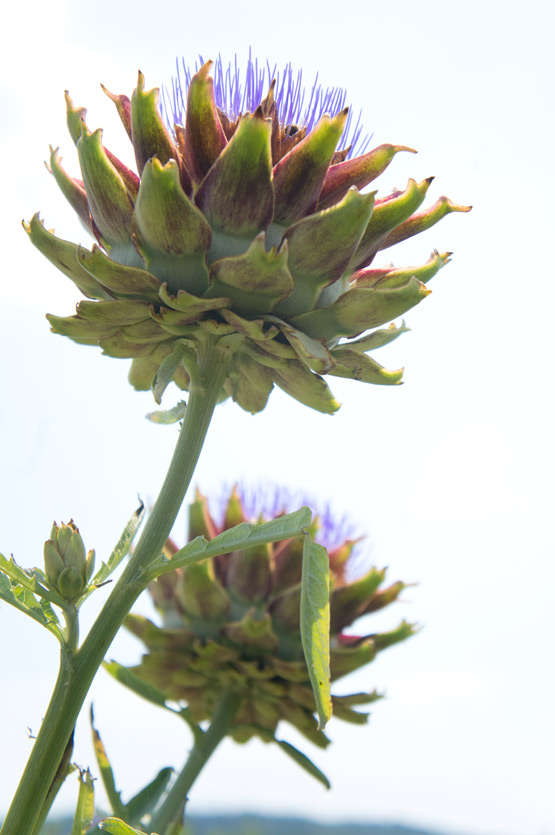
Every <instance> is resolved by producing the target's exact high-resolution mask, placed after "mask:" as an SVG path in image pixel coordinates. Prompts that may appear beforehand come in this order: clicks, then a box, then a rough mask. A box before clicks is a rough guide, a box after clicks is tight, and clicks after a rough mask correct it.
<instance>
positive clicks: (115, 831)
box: [72, 818, 144, 835]
mask: <svg viewBox="0 0 555 835" xmlns="http://www.w3.org/2000/svg"><path fill="white" fill-rule="evenodd" d="M98 828H99V829H102V830H103V832H110V833H111V835H144V833H143V831H142V830H141V829H133V827H132V826H129V824H127V823H124V822H123V821H122V820H120V819H119V818H106V819H105V820H103V821H101V822H100V823H99V824H98ZM72 835H73V833H72Z"/></svg>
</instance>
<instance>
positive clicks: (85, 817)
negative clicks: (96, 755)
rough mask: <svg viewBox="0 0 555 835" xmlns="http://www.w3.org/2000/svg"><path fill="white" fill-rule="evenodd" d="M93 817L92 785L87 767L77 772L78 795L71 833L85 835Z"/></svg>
mask: <svg viewBox="0 0 555 835" xmlns="http://www.w3.org/2000/svg"><path fill="white" fill-rule="evenodd" d="M93 818H94V786H93V778H92V776H91V772H90V771H89V769H87V770H86V771H81V772H80V774H79V796H78V798H77V809H76V810H75V817H74V819H73V826H72V828H71V835H86V832H87V829H89V828H90V827H91V826H92V822H93Z"/></svg>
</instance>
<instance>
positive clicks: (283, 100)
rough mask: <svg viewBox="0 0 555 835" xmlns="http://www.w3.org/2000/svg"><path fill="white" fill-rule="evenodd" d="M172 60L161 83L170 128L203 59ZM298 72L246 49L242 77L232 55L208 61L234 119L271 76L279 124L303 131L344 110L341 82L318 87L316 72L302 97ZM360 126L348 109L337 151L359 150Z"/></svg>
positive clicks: (363, 137)
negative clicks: (172, 68) (166, 82)
mask: <svg viewBox="0 0 555 835" xmlns="http://www.w3.org/2000/svg"><path fill="white" fill-rule="evenodd" d="M175 63H176V74H175V76H174V77H173V78H172V81H171V89H168V88H167V87H166V86H163V87H162V100H161V105H162V113H163V116H164V118H165V120H166V122H168V124H169V125H170V127H171V126H173V124H179V125H182V124H184V121H185V114H186V110H187V93H188V90H189V84H190V83H191V78H192V77H193V75H194V73H195V72H197V71H198V69H199V67H201V66H202V65H203V64H204V63H205V59H204V58H203V56H202V55H199V58H198V60H197V61H196V62H195V67H194V70H192V69H191V68H190V67H188V66H187V64H186V63H185V59H184V58H181V60H180V59H179V58H176V62H175ZM302 77H303V73H302V70H298V72H297V73H296V74H295V73H294V71H293V68H292V66H291V63H288V64H286V65H285V66H284V68H283V70H281V72H280V71H279V70H278V69H277V64H276V65H274V66H273V67H271V66H270V64H269V62H266V64H265V65H263V64H261V63H259V61H258V59H257V58H255V59H253V58H252V55H251V51H250V50H249V58H248V61H247V67H246V70H245V77H244V80H243V78H242V74H241V67H240V66H239V63H238V60H237V56H235V60H234V62H233V63H231V62H230V63H229V64H228V65H227V67H226V66H224V63H223V61H222V57H221V55H218V58H217V59H216V61H215V62H214V98H215V100H216V105H217V106H218V107H219V108H220V110H223V111H224V113H225V114H226V115H227V116H228V117H229V118H230V119H233V120H234V119H237V117H238V116H240V115H241V114H242V113H252V112H253V111H254V110H256V108H257V107H258V105H259V104H260V103H261V101H262V100H263V99H264V97H265V96H266V94H267V92H268V89H269V87H270V84H271V82H272V81H273V80H274V79H275V81H276V87H275V91H274V96H275V101H276V104H277V108H278V117H279V121H280V124H282V125H284V126H291V127H295V128H300V127H306V129H307V132H310V131H311V130H312V128H313V127H314V125H316V123H317V122H318V120H319V119H320V118H321V116H323V115H324V114H326V113H327V114H328V115H329V116H335V115H337V113H340V112H341V111H342V110H343V109H344V107H345V101H346V98H347V91H346V90H344V89H343V88H342V87H328V88H324V87H322V85H321V84H319V82H318V74H317V75H316V78H315V79H314V83H313V84H312V88H311V90H310V96H309V97H307V88H306V87H305V86H304V85H303V81H302ZM363 131H364V126H363V124H362V111H360V112H359V114H358V117H357V119H356V121H355V120H354V118H353V111H352V109H351V108H349V114H348V116H347V121H346V123H345V129H344V131H343V135H342V137H341V140H340V142H339V145H338V150H341V149H343V148H347V147H349V146H350V150H349V152H348V154H347V157H351V156H359V155H361V154H363V153H364V151H365V150H366V148H367V147H368V145H369V143H370V141H371V138H372V136H371V134H367V133H364V132H363Z"/></svg>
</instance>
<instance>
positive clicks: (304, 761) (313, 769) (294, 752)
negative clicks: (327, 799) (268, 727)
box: [276, 739, 331, 789]
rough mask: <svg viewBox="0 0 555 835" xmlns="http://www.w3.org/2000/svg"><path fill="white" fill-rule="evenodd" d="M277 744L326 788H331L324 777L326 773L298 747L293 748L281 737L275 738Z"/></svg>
mask: <svg viewBox="0 0 555 835" xmlns="http://www.w3.org/2000/svg"><path fill="white" fill-rule="evenodd" d="M276 742H277V744H278V745H279V747H280V748H281V750H282V751H285V753H286V754H287V756H289V757H291V759H292V760H295V762H296V763H297V764H298V765H300V766H301V768H304V770H305V771H308V773H309V774H311V775H312V776H313V777H315V778H316V780H318V781H319V782H320V783H322V784H323V785H324V786H325V787H326V788H327V789H331V783H330V781H329V780H328V778H327V777H326V775H325V774H324V773H323V772H322V771H320V769H319V768H318V767H317V766H315V765H314V763H313V762H312V760H310V759H309V758H308V757H307V756H306V755H305V754H303V753H302V751H299V750H298V748H295V747H294V746H293V745H291V744H290V743H289V742H285V741H284V740H283V739H276Z"/></svg>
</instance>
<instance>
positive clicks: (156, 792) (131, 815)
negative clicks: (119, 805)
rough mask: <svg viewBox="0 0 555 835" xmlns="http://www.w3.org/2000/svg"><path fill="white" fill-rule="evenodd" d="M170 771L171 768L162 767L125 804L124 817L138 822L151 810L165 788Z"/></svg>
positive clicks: (171, 770)
mask: <svg viewBox="0 0 555 835" xmlns="http://www.w3.org/2000/svg"><path fill="white" fill-rule="evenodd" d="M172 773H173V769H172V768H162V769H161V771H159V772H158V774H157V775H156V777H155V778H154V780H152V782H151V783H149V784H148V786H145V787H144V789H141V791H140V792H138V793H137V794H136V795H135V797H133V798H131V800H130V801H129V803H127V804H126V807H125V809H126V812H127V814H126V817H127V819H128V820H130V821H131V823H139V821H140V820H141V818H142V817H143V816H144V815H146V814H149V813H150V812H152V810H153V809H154V807H155V806H156V804H157V803H158V801H159V800H160V798H161V797H162V795H163V793H164V791H165V790H166V787H167V785H168V783H169V781H170V777H171V776H172Z"/></svg>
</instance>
